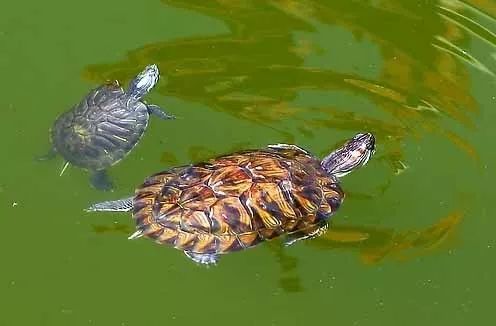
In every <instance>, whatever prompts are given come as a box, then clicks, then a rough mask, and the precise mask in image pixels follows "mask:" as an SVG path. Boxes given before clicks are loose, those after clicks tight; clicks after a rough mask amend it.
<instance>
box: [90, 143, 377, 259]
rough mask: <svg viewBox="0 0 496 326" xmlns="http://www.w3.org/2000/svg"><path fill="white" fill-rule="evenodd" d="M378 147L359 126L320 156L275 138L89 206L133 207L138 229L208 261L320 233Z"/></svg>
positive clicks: (179, 169)
mask: <svg viewBox="0 0 496 326" xmlns="http://www.w3.org/2000/svg"><path fill="white" fill-rule="evenodd" d="M374 151H375V139H374V136H373V135H372V134H370V133H359V134H357V135H356V136H355V137H353V138H352V139H350V140H348V141H347V142H346V143H345V144H344V145H343V146H342V147H340V148H339V149H337V150H335V151H334V152H332V153H331V154H329V155H328V156H326V157H325V158H324V159H323V160H322V161H320V160H319V159H317V158H316V157H315V156H313V155H312V154H310V153H309V152H307V151H306V150H304V149H302V148H300V147H298V146H296V145H287V144H277V145H270V146H268V147H267V148H264V149H259V150H245V151H240V152H236V153H233V154H229V155H223V156H219V157H216V158H213V159H210V160H208V161H205V162H202V163H197V164H194V165H189V166H182V167H177V168H172V169H169V170H166V171H164V172H160V173H157V174H155V175H152V176H150V177H149V178H147V179H146V180H145V182H144V183H143V184H142V185H141V186H140V187H138V189H137V190H136V192H135V194H134V196H133V197H130V198H126V199H120V200H115V201H106V202H101V203H96V204H93V205H92V206H90V207H89V208H88V209H87V211H132V212H133V218H134V219H135V220H136V227H137V231H136V232H135V233H134V234H132V235H131V236H130V237H129V239H135V238H139V237H141V236H147V237H149V238H151V239H154V240H155V241H156V242H158V243H160V244H166V245H170V246H173V247H175V248H177V249H179V250H183V251H184V253H185V254H186V255H187V256H188V257H189V258H191V259H192V260H194V261H195V262H198V263H202V264H215V263H216V262H217V261H218V259H219V255H220V254H223V253H227V252H231V251H237V250H241V249H245V248H248V247H253V246H255V245H257V244H258V243H260V242H262V241H264V240H269V239H273V238H275V237H278V236H280V235H286V239H285V244H286V245H291V244H293V243H295V242H296V241H298V240H302V239H307V238H313V237H317V236H319V235H320V234H322V233H323V232H325V230H326V229H327V220H328V219H329V217H330V216H331V215H333V214H334V213H335V212H336V210H337V209H338V208H339V206H340V205H341V202H342V201H343V198H344V193H343V191H342V189H341V187H340V183H339V179H338V178H339V177H341V176H344V175H346V174H348V173H349V172H351V171H352V170H353V169H355V168H358V167H359V166H362V165H364V164H365V163H367V161H368V160H369V158H370V157H371V155H372V154H373V153H374Z"/></svg>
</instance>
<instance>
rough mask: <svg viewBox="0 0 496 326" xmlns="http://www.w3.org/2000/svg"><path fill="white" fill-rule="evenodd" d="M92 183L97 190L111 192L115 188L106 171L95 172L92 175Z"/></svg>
mask: <svg viewBox="0 0 496 326" xmlns="http://www.w3.org/2000/svg"><path fill="white" fill-rule="evenodd" d="M90 183H91V185H92V186H93V187H94V188H95V189H97V190H102V191H110V190H112V189H113V188H114V185H113V184H112V181H111V180H110V177H109V176H108V174H107V172H106V171H105V170H99V171H94V172H93V173H92V174H91V177H90Z"/></svg>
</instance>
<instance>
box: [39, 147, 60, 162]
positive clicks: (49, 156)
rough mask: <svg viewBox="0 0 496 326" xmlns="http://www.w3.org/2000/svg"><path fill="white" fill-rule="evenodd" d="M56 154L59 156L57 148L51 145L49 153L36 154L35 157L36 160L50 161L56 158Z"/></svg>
mask: <svg viewBox="0 0 496 326" xmlns="http://www.w3.org/2000/svg"><path fill="white" fill-rule="evenodd" d="M55 156H57V151H56V150H55V148H53V147H51V148H50V150H49V151H48V153H46V154H44V155H40V156H36V157H35V158H34V159H35V160H36V161H48V160H52V159H54V158H55Z"/></svg>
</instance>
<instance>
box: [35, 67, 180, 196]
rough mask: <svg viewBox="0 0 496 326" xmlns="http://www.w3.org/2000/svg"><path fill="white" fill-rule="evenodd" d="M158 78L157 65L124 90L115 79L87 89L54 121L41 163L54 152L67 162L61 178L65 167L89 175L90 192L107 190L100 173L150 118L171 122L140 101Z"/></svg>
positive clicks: (121, 154) (136, 138)
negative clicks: (92, 189) (80, 97)
mask: <svg viewBox="0 0 496 326" xmlns="http://www.w3.org/2000/svg"><path fill="white" fill-rule="evenodd" d="M158 79H159V71H158V68H157V66H156V65H149V66H147V67H146V68H145V69H144V70H143V71H142V72H141V73H139V74H138V75H137V76H136V77H135V78H134V79H133V80H132V81H131V82H130V84H129V87H128V89H127V90H126V91H124V89H122V87H121V86H120V85H119V82H118V81H113V82H107V83H105V84H103V85H101V86H99V87H98V88H95V89H93V90H92V91H90V92H89V93H88V94H87V95H86V96H85V97H84V98H83V99H82V101H81V102H80V103H79V104H77V105H75V106H74V107H72V108H71V109H70V110H69V111H66V112H64V113H63V114H61V115H60V116H59V117H58V118H57V120H56V121H55V123H54V124H53V126H52V128H51V132H50V134H51V137H50V138H51V143H52V148H51V150H50V153H49V154H48V155H46V156H45V157H43V158H42V159H47V158H51V157H54V156H55V154H57V153H59V154H60V155H62V156H63V157H64V159H65V160H66V164H65V166H64V168H63V170H62V172H61V175H62V173H63V172H64V170H65V168H66V167H67V165H68V164H69V163H70V164H73V165H76V166H79V167H82V168H85V169H87V170H89V171H91V172H92V177H91V183H92V184H93V186H94V187H95V188H97V189H101V190H109V189H111V188H112V184H111V182H110V180H109V179H108V177H107V175H106V172H105V169H106V168H108V167H110V166H112V165H114V164H116V163H117V162H119V161H120V160H122V159H123V158H124V157H125V156H126V155H127V154H128V153H129V152H130V151H131V150H132V149H133V147H134V146H136V144H137V143H138V141H139V140H140V138H141V136H142V135H143V133H144V132H145V129H146V127H147V125H148V120H149V116H150V114H154V115H156V116H158V117H160V118H162V119H174V116H173V115H171V114H168V113H166V112H165V111H163V110H162V109H161V108H160V107H159V106H157V105H154V104H147V103H145V102H144V101H142V98H143V96H145V95H146V94H147V93H148V92H149V91H150V90H151V89H152V88H153V87H154V86H155V84H156V83H157V82H158Z"/></svg>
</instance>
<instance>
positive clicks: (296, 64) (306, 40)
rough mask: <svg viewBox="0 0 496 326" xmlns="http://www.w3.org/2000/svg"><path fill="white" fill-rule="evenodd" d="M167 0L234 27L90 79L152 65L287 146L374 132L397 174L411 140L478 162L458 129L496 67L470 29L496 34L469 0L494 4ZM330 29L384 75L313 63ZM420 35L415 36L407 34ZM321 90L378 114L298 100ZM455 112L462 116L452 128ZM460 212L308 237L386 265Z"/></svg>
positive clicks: (282, 257)
mask: <svg viewBox="0 0 496 326" xmlns="http://www.w3.org/2000/svg"><path fill="white" fill-rule="evenodd" d="M163 2H164V3H165V4H167V5H171V6H175V7H181V8H184V9H189V10H193V11H196V12H200V13H203V14H206V15H209V16H211V17H215V18H218V19H219V20H221V21H223V22H225V24H226V25H227V26H228V28H229V32H228V33H226V34H223V35H217V36H205V37H191V38H185V39H179V40H172V41H165V42H156V43H152V44H148V45H145V46H142V47H140V48H136V49H133V50H130V51H129V52H128V53H127V56H126V57H125V58H124V59H123V60H122V61H121V62H117V63H109V64H94V65H90V66H88V67H86V69H85V71H84V72H83V77H84V78H85V79H87V80H90V81H93V82H102V81H104V80H112V79H118V80H123V81H124V80H125V79H126V78H128V76H133V75H134V74H135V73H136V71H137V69H139V67H142V66H144V65H146V64H149V63H151V62H153V63H157V64H158V65H159V67H160V68H161V70H162V71H163V72H164V74H165V75H167V85H164V84H161V85H159V88H158V92H160V93H161V94H162V95H166V96H172V97H177V98H180V99H183V100H187V101H190V102H198V103H202V104H204V105H206V106H208V107H210V108H212V109H214V110H217V111H219V112H223V113H225V114H228V115H231V116H233V117H235V118H237V119H242V120H248V121H252V122H256V123H257V124H258V125H259V126H260V127H261V128H262V127H266V128H270V129H272V130H275V131H277V132H279V133H280V134H281V137H282V139H284V140H285V141H286V142H293V141H294V139H295V135H296V134H298V135H303V136H304V137H307V138H315V137H318V135H319V133H320V132H321V131H322V130H327V129H333V130H343V131H357V130H364V129H365V130H370V131H371V132H373V133H374V134H375V135H376V137H377V139H378V143H380V144H383V151H382V152H381V153H378V154H379V155H377V158H376V159H378V160H381V161H383V162H385V163H386V165H387V166H389V167H390V169H391V172H392V173H391V174H399V173H401V172H402V171H403V170H405V169H407V168H408V163H407V159H406V158H405V153H404V146H403V145H404V143H405V139H406V138H407V137H414V138H417V139H420V138H424V137H426V136H427V135H437V136H440V137H443V138H444V139H446V140H447V141H449V142H450V143H451V144H453V146H455V147H456V148H458V149H459V150H460V152H461V153H464V154H465V155H467V156H468V157H469V158H470V159H472V160H473V161H474V162H475V163H477V164H479V163H480V162H479V155H478V153H477V150H476V149H475V148H474V146H472V144H471V143H470V142H469V141H468V140H466V139H464V137H463V136H461V135H460V134H459V132H457V131H456V130H458V127H462V128H465V129H468V130H471V129H475V128H476V127H475V123H474V121H473V118H474V117H475V116H476V115H477V114H478V110H479V108H478V105H477V103H476V101H475V99H474V98H473V97H472V96H471V95H470V94H469V93H468V92H466V90H467V89H470V87H471V85H470V82H471V81H470V77H469V68H470V69H471V68H474V69H478V70H479V71H481V72H482V73H485V74H489V75H491V76H494V71H493V70H494V68H495V67H491V65H490V64H489V63H488V62H486V61H485V60H486V59H484V58H477V57H475V56H474V55H472V54H470V51H469V41H470V39H469V36H468V34H470V35H471V36H472V37H474V36H475V37H476V38H478V39H480V40H483V41H484V42H486V43H488V44H490V45H491V46H496V37H495V36H494V34H492V33H491V32H490V31H488V30H487V29H485V28H484V27H483V26H481V25H479V24H476V23H475V22H474V21H473V20H472V19H471V17H474V16H476V15H479V13H478V12H477V11H476V10H475V9H473V8H472V7H470V5H471V4H472V5H476V6H477V7H478V8H482V9H484V10H486V11H487V12H491V10H494V8H493V9H491V8H490V6H491V5H490V2H487V3H486V2H484V1H476V0H472V1H468V2H467V3H461V2H458V1H440V2H434V1H423V2H418V1H415V2H408V1H395V2H389V1H377V2H375V3H377V4H376V5H373V4H370V3H367V4H365V3H362V2H356V1H354V2H350V1H334V2H332V5H326V4H323V3H321V2H319V1H312V0H308V1H301V2H298V1H291V0H279V1H269V2H264V1H255V0H253V1H251V0H246V1H242V0H240V1H198V0H196V1H165V0H164V1H163ZM323 25H326V26H336V27H337V28H343V29H345V30H347V31H350V32H351V33H352V34H353V37H354V38H355V39H357V40H359V41H363V40H366V41H368V42H371V43H373V44H374V45H375V46H376V47H377V48H378V50H379V52H380V55H381V60H382V63H381V64H380V66H379V67H376V68H377V73H376V74H375V76H369V75H370V74H365V73H360V72H359V70H357V69H348V71H345V72H343V71H342V70H340V69H331V68H322V67H321V66H319V65H313V64H312V63H311V60H310V59H311V58H313V57H315V56H320V55H322V54H323V53H325V52H326V51H325V49H322V48H321V47H320V46H319V45H318V42H316V41H315V40H314V37H313V36H312V34H313V33H316V30H317V29H316V26H323ZM390 26H394V31H391V28H390ZM288 31H291V32H288ZM385 31H387V32H385ZM412 33H415V37H410V36H412ZM330 42H331V43H332V40H330ZM337 46H339V45H337ZM330 60H332V59H330ZM319 91H320V92H344V93H347V94H353V95H355V96H358V97H361V98H364V99H367V100H368V101H369V102H371V103H373V104H374V107H375V108H377V110H380V111H381V112H380V113H381V114H380V115H378V114H377V112H375V114H373V112H371V110H368V111H365V110H362V111H353V110H352V109H350V108H347V107H344V105H342V104H340V103H339V101H337V102H336V103H334V104H332V105H328V106H303V105H299V104H294V103H293V102H294V101H295V99H297V98H298V96H299V94H300V93H301V92H319ZM381 117H382V118H381ZM447 119H448V120H449V121H451V122H453V123H451V124H446V123H444V122H445V121H446V120H447ZM283 120H285V121H287V120H292V121H297V126H295V127H287V126H284V124H283V123H282V122H281V121H283ZM453 126H456V128H455V127H453ZM450 128H452V129H450ZM455 129H456V130H455ZM246 146H249V142H247V143H240V144H236V145H234V146H233V150H235V149H241V148H243V147H246ZM187 152H188V154H189V158H190V159H191V160H192V161H199V160H202V159H204V158H207V157H211V156H214V155H216V154H219V153H216V152H215V151H213V150H210V149H208V148H204V147H200V146H198V145H196V144H194V143H192V144H191V146H190V147H189V149H188V150H187ZM318 154H322V153H318ZM160 160H161V162H163V163H165V164H167V165H169V164H170V165H174V164H177V163H178V159H177V158H176V156H175V155H174V154H173V153H169V152H164V153H163V155H162V157H161V158H160ZM384 187H386V188H387V184H386V185H385V186H384ZM356 196H357V197H358V198H359V197H360V194H357V195H356ZM363 196H365V198H367V199H370V197H371V196H370V195H366V194H365V195H363ZM372 197H374V196H373V195H372ZM463 216H464V211H463V210H461V209H460V210H454V211H453V212H451V213H450V214H448V215H447V216H444V217H442V218H439V219H438V220H437V221H436V222H435V223H434V224H433V225H431V226H430V227H427V228H425V229H419V230H410V231H395V230H392V229H377V228H369V227H365V226H363V227H362V226H340V225H333V227H332V228H331V229H330V230H329V232H328V233H326V234H325V235H324V236H322V237H321V238H318V239H315V240H312V241H308V242H306V243H308V245H310V246H312V247H316V248H321V249H333V250H336V249H339V250H348V251H352V252H355V253H357V254H358V255H359V257H360V259H361V261H363V262H364V263H366V264H376V263H379V262H381V261H382V260H383V259H384V258H385V257H391V258H394V259H398V260H406V259H411V258H414V257H417V256H418V255H422V254H428V253H431V252H433V250H434V249H435V248H437V247H439V246H440V245H442V244H443V243H445V242H446V240H447V239H449V238H450V235H451V234H452V233H453V231H454V230H455V229H456V227H457V226H458V225H459V223H460V222H461V220H462V219H463ZM94 231H95V232H97V233H107V232H123V233H125V234H128V233H130V232H131V227H129V228H128V227H123V226H122V225H120V224H115V225H112V226H95V227H94ZM269 248H270V250H271V251H272V252H273V253H274V255H275V257H277V260H278V261H279V263H280V268H281V278H280V286H281V287H282V288H283V289H285V290H286V291H288V292H298V291H301V290H302V285H301V282H300V279H299V277H298V274H297V272H296V269H297V266H298V261H297V259H296V258H294V257H292V256H290V255H289V254H288V252H286V251H284V250H282V247H281V246H280V245H279V244H277V242H273V243H270V245H269Z"/></svg>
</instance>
